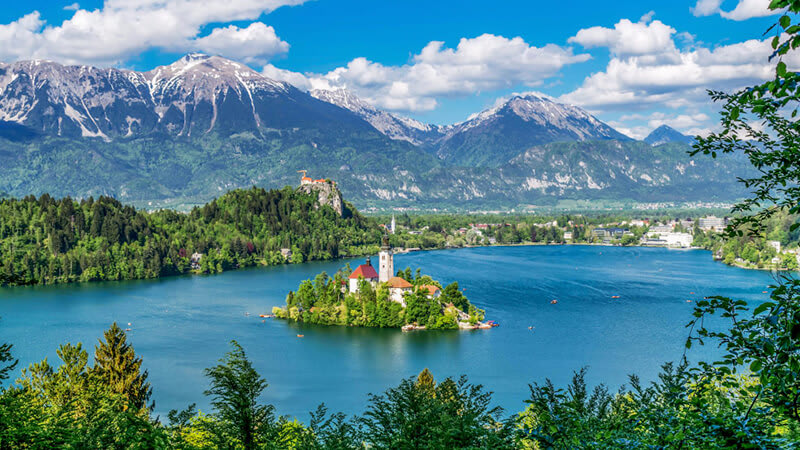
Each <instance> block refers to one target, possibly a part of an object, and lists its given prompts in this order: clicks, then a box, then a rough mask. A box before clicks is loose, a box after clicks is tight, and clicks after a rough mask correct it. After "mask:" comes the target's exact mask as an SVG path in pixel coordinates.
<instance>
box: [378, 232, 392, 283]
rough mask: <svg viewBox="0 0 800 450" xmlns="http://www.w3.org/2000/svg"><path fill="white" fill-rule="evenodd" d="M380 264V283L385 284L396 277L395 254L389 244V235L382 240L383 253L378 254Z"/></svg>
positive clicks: (385, 235)
mask: <svg viewBox="0 0 800 450" xmlns="http://www.w3.org/2000/svg"><path fill="white" fill-rule="evenodd" d="M378 256H379V259H380V264H379V267H378V281H379V282H381V283H385V282H387V281H389V278H392V277H393V276H394V253H393V252H392V245H391V244H389V235H388V234H385V233H384V235H383V239H381V251H380V253H378Z"/></svg>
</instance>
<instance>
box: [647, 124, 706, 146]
mask: <svg viewBox="0 0 800 450" xmlns="http://www.w3.org/2000/svg"><path fill="white" fill-rule="evenodd" d="M644 141H645V142H647V143H648V144H650V145H652V146H653V147H655V146H657V145H661V144H666V143H668V142H681V143H684V144H691V143H693V142H694V137H692V136H687V135H685V134H683V133H681V132H680V131H678V130H676V129H674V128H672V127H670V126H667V125H661V126H660V127H658V128H656V129H655V130H653V131H652V132H650V134H648V135H647V137H646V138H644Z"/></svg>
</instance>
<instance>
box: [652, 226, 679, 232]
mask: <svg viewBox="0 0 800 450" xmlns="http://www.w3.org/2000/svg"><path fill="white" fill-rule="evenodd" d="M673 228H674V227H671V226H669V225H653V226H652V227H650V230H649V231H650V232H651V233H671V232H672V230H673Z"/></svg>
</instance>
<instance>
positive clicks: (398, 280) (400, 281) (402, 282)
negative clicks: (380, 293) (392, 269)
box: [386, 277, 413, 288]
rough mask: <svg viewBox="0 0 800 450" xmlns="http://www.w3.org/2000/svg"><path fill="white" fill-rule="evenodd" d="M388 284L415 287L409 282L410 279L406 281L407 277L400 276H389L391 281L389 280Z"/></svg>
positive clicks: (394, 286) (391, 286) (392, 286)
mask: <svg viewBox="0 0 800 450" xmlns="http://www.w3.org/2000/svg"><path fill="white" fill-rule="evenodd" d="M386 284H387V285H388V286H389V287H390V288H410V287H413V286H412V285H411V283H409V282H408V281H406V280H405V279H403V278H400V277H392V278H389V281H387V282H386Z"/></svg>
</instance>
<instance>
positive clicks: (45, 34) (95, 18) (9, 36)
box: [0, 0, 305, 64]
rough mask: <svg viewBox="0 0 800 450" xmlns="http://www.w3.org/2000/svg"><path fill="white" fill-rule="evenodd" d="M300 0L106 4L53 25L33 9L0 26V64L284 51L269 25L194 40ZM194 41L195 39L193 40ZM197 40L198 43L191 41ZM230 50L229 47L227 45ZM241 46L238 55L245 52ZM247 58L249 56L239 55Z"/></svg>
mask: <svg viewBox="0 0 800 450" xmlns="http://www.w3.org/2000/svg"><path fill="white" fill-rule="evenodd" d="M304 1H305V0H227V1H225V2H217V1H214V2H210V1H204V0H106V1H105V3H104V4H103V7H102V8H98V9H94V10H86V9H78V10H76V11H75V13H74V14H73V15H72V17H71V18H69V19H67V20H65V21H63V22H62V23H61V24H58V25H49V24H47V23H46V22H45V21H44V20H43V19H42V18H41V16H40V14H39V13H38V12H37V11H34V12H32V13H30V14H27V15H25V16H23V17H21V18H19V19H17V20H15V21H13V22H10V23H7V24H0V42H3V45H2V46H0V60H6V61H8V60H18V59H53V60H57V61H62V62H67V63H91V64H116V63H120V62H123V61H125V60H127V59H129V58H131V57H133V56H135V55H138V54H139V53H141V52H143V51H146V50H149V49H152V48H162V49H167V50H171V51H186V50H191V49H196V48H198V46H199V45H204V46H206V47H209V48H214V47H215V46H219V47H220V48H223V47H224V46H225V44H226V43H227V44H231V43H232V42H234V41H235V39H237V38H240V39H247V38H249V39H252V40H253V41H252V42H247V41H246V40H245V41H243V45H248V44H253V45H254V47H253V48H250V49H249V50H251V51H252V52H253V54H254V55H256V56H254V57H253V58H255V59H259V58H261V59H263V58H265V57H267V56H268V55H269V52H268V51H265V50H263V49H259V48H257V46H258V45H266V48H267V49H268V50H270V51H277V52H282V51H285V49H284V46H285V45H286V44H285V43H283V44H281V42H282V41H280V40H279V39H278V38H277V36H275V37H274V39H273V38H272V36H271V35H274V34H275V32H274V30H272V29H271V28H269V27H266V26H263V24H261V25H250V26H248V27H246V28H243V29H241V28H237V27H234V28H231V27H224V28H218V29H214V30H211V33H210V34H209V36H206V37H205V38H204V37H200V32H201V29H202V28H203V27H204V26H206V25H208V24H214V23H228V22H233V21H249V20H257V19H258V18H259V17H260V16H261V15H262V14H264V13H269V12H271V11H273V10H274V9H276V8H279V7H281V6H288V5H297V4H301V3H303V2H304ZM198 38H199V39H198ZM198 40H199V41H200V43H199V44H198V42H196V41H198ZM227 49H228V50H230V47H227ZM246 52H247V50H246V48H244V49H241V50H240V51H239V54H240V55H243V54H244V53H246ZM245 57H249V56H245Z"/></svg>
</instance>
